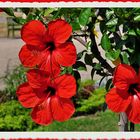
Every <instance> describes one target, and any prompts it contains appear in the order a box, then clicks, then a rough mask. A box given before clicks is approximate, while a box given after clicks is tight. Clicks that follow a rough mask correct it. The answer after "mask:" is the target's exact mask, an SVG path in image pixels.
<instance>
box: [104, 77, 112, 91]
mask: <svg viewBox="0 0 140 140" xmlns="http://www.w3.org/2000/svg"><path fill="white" fill-rule="evenodd" d="M111 87H112V79H109V80H108V81H107V83H106V86H105V88H106V91H109V90H110V89H111Z"/></svg>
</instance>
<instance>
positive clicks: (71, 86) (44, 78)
mask: <svg viewBox="0 0 140 140" xmlns="http://www.w3.org/2000/svg"><path fill="white" fill-rule="evenodd" d="M27 79H28V82H26V83H24V84H22V85H20V86H19V87H18V89H17V92H16V94H17V96H18V100H19V101H20V103H21V104H22V105H23V106H24V107H26V108H32V113H31V117H32V119H33V120H34V121H35V122H36V123H38V124H42V125H48V124H50V123H51V122H52V121H53V120H57V121H60V122H61V121H65V120H68V119H69V118H70V117H71V116H72V115H73V113H74V111H75V108H74V105H73V103H72V101H71V100H70V99H69V98H71V97H72V96H73V95H75V93H76V81H75V79H74V77H73V76H71V75H66V74H65V75H62V76H59V77H57V78H56V79H50V78H49V75H48V73H46V72H45V71H42V70H30V71H29V72H27Z"/></svg>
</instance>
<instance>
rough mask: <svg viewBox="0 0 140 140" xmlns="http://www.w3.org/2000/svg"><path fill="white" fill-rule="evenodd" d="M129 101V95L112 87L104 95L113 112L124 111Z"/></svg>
mask: <svg viewBox="0 0 140 140" xmlns="http://www.w3.org/2000/svg"><path fill="white" fill-rule="evenodd" d="M130 102H131V96H129V94H128V93H127V92H121V91H118V90H117V89H116V88H112V89H111V90H110V91H109V92H108V93H107V95H106V103H107V105H108V108H109V109H111V110H112V111H114V112H125V111H126V109H127V107H128V105H129V104H130Z"/></svg>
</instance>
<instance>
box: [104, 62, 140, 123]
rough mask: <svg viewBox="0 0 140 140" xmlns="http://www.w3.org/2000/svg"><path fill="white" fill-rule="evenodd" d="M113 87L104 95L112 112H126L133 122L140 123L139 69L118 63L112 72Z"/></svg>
mask: <svg viewBox="0 0 140 140" xmlns="http://www.w3.org/2000/svg"><path fill="white" fill-rule="evenodd" d="M113 84H114V88H112V89H111V90H110V91H109V93H108V94H107V96H106V103H107V105H108V107H109V109H111V110H112V111H114V112H126V114H127V116H128V119H129V120H130V121H131V122H133V123H140V70H139V73H138V75H137V74H136V72H135V70H134V69H133V68H132V67H131V66H129V65H126V64H120V65H119V66H118V67H117V68H116V70H115V73H114V79H113Z"/></svg>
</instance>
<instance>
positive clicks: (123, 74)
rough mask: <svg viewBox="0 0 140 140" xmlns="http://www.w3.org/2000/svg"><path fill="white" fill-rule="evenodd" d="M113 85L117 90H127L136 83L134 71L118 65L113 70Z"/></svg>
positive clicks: (127, 66) (129, 67) (128, 67)
mask: <svg viewBox="0 0 140 140" xmlns="http://www.w3.org/2000/svg"><path fill="white" fill-rule="evenodd" d="M113 83H114V85H115V86H116V88H118V89H119V90H128V88H129V86H130V85H131V84H135V83H137V75H136V72H135V70H134V69H133V68H132V67H131V66H129V65H126V64H120V65H118V67H117V68H116V70H115V73H114V79H113Z"/></svg>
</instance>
